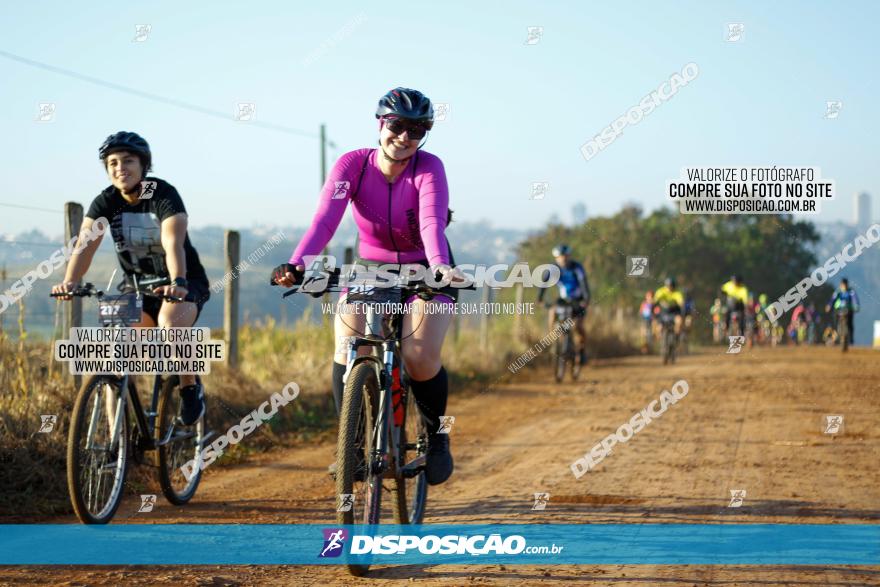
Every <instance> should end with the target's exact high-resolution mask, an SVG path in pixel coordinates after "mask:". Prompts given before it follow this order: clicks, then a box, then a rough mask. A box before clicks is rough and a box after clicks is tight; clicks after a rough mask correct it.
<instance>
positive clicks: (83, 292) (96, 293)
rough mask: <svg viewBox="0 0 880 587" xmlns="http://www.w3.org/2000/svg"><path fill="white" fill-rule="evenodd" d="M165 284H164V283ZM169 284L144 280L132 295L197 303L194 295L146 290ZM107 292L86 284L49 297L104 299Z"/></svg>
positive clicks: (163, 279) (157, 279)
mask: <svg viewBox="0 0 880 587" xmlns="http://www.w3.org/2000/svg"><path fill="white" fill-rule="evenodd" d="M163 282H164V283H163ZM168 283H169V281H168V279H167V278H164V277H160V278H156V279H150V280H144V281H141V282H139V283H138V285H139V286H140V287H139V288H138V290H137V292H130V293H138V294H140V295H144V296H148V297H153V298H159V299H162V300H166V301H169V302H195V299H194V298H193V297H192V294H190V293H188V294H186V296H185V297H182V298H178V297H176V296H168V295H160V294H157V293H153V292H152V291H150V290H147V289H144V288H146V287H149V286H151V285H167V284H168ZM105 294H106V292H103V291H101V290H99V289H95V286H94V285H93V284H91V283H86V284H84V285H81V286H79V287H77V288H76V289H74V290H73V291H69V292H60V293H50V294H49V297H53V298H69V297H70V298H87V297H96V298H102V297H104V295H105Z"/></svg>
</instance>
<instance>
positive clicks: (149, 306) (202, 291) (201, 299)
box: [143, 282, 211, 326]
mask: <svg viewBox="0 0 880 587" xmlns="http://www.w3.org/2000/svg"><path fill="white" fill-rule="evenodd" d="M188 285H189V287H187V291H189V294H188V296H192V298H193V300H194V301H195V304H196V319H195V320H193V326H195V323H196V322H198V320H199V315H201V313H202V308H204V307H205V304H206V303H207V302H208V299H209V298H210V297H211V289H210V288H209V287H208V284H207V283H199V282H193V283H190V284H188ZM163 302H164V300H162V299H159V298H157V297H154V296H144V309H143V310H144V313H145V314H146V315H147V316H149V317H150V318H152V319H153V323H154V324H156V325H157V326H158V325H159V310H161V309H162V303H163Z"/></svg>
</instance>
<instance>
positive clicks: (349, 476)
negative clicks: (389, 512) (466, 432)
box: [336, 363, 382, 576]
mask: <svg viewBox="0 0 880 587" xmlns="http://www.w3.org/2000/svg"><path fill="white" fill-rule="evenodd" d="M378 412H379V380H378V377H377V375H376V371H375V369H374V368H373V366H372V365H371V364H369V363H359V364H357V365H355V366H354V368H353V369H352V370H351V372H350V373H349V374H348V380H347V381H346V383H345V390H344V394H343V398H342V410H341V413H340V415H339V440H338V442H337V445H336V521H337V522H338V523H339V524H345V525H351V524H357V525H373V524H378V523H379V518H380V512H381V507H380V506H381V502H382V475H381V474H380V473H378V471H376V470H375V464H376V463H374V462H372V461H373V458H372V457H373V451H374V449H375V444H376V436H375V432H376V430H375V426H376V420H377V418H378ZM369 568H370V565H369V564H360V565H355V564H349V565H348V570H349V572H350V573H351V574H352V575H355V576H361V575H363V574H365V573H366V572H367V570H369Z"/></svg>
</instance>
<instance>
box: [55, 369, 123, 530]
mask: <svg viewBox="0 0 880 587" xmlns="http://www.w3.org/2000/svg"><path fill="white" fill-rule="evenodd" d="M120 384H121V381H120V380H119V379H118V378H115V377H109V376H106V375H94V376H92V377H89V378H88V379H87V380H86V381H85V383H83V386H82V388H80V391H79V394H77V397H76V402H75V403H74V405H73V417H72V418H71V421H70V433H69V436H68V439H67V489H68V492H69V493H70V501H71V503H72V504H73V511H74V512H75V513H76V517H77V518H79V520H80V521H81V522H82V523H84V524H106V523H107V522H109V521H110V520H111V519H113V516H114V515H115V514H116V510H117V508H119V503H120V502H121V501H122V489H123V486H124V484H125V474H126V472H127V470H128V449H129V435H128V414H126V412H125V409H124V405H123V399H122V393H123V390H122V388H121V387H120Z"/></svg>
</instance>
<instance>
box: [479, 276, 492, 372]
mask: <svg viewBox="0 0 880 587" xmlns="http://www.w3.org/2000/svg"><path fill="white" fill-rule="evenodd" d="M493 293H494V292H493V291H492V288H491V287H489V286H488V285H484V286H483V292H482V296H481V297H482V303H484V304H488V303H491V302H492V298H493V295H492V294H493ZM480 348H482V349H483V356H484V357H486V358H487V359H488V358H489V357H491V356H492V349H490V348H489V312H483V313H482V314H481V315H480Z"/></svg>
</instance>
